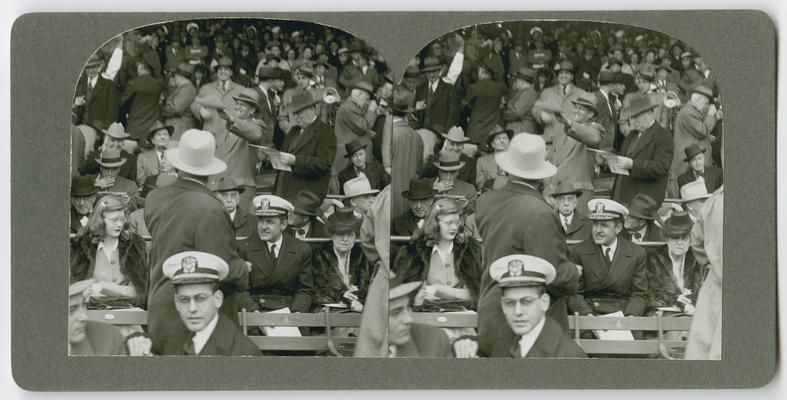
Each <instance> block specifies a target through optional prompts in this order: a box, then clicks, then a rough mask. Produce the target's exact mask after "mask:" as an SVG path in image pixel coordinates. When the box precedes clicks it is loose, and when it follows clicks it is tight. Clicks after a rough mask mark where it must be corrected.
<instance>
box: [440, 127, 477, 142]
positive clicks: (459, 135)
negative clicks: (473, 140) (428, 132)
mask: <svg viewBox="0 0 787 400" xmlns="http://www.w3.org/2000/svg"><path fill="white" fill-rule="evenodd" d="M440 135H441V136H442V137H443V138H445V139H448V140H450V141H452V142H456V143H466V142H469V141H470V138H468V137H467V136H465V131H464V130H462V128H461V127H458V126H453V127H451V129H449V130H448V133H442V132H441V133H440Z"/></svg>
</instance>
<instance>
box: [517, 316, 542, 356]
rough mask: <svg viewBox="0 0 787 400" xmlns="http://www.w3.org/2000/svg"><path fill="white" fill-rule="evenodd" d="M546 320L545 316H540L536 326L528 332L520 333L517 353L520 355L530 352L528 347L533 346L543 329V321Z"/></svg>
mask: <svg viewBox="0 0 787 400" xmlns="http://www.w3.org/2000/svg"><path fill="white" fill-rule="evenodd" d="M545 320H546V316H544V317H542V318H541V321H538V323H537V324H536V326H534V327H533V329H531V330H530V332H528V333H526V334H524V335H522V336H520V337H519V352H520V353H519V354H520V355H521V356H522V357H525V356H527V353H529V352H530V349H532V348H533V345H534V344H535V343H536V340H538V335H540V334H541V330H543V329H544V321H545Z"/></svg>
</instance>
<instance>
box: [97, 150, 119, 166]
mask: <svg viewBox="0 0 787 400" xmlns="http://www.w3.org/2000/svg"><path fill="white" fill-rule="evenodd" d="M96 163H97V164H98V165H100V166H102V167H106V168H119V167H120V166H121V165H123V164H125V163H126V159H125V158H123V157H121V156H120V151H118V150H115V149H108V150H104V151H103V152H102V153H101V158H99V159H98V160H96Z"/></svg>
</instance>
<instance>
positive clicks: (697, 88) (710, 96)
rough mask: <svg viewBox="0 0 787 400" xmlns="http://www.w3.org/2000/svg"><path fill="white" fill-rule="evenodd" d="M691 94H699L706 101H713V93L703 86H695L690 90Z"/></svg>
mask: <svg viewBox="0 0 787 400" xmlns="http://www.w3.org/2000/svg"><path fill="white" fill-rule="evenodd" d="M691 93H699V94H701V95H703V96H706V97H707V98H708V99H713V91H712V90H710V88H709V87H707V86H705V85H697V86H694V87H693V88H692V89H691Z"/></svg>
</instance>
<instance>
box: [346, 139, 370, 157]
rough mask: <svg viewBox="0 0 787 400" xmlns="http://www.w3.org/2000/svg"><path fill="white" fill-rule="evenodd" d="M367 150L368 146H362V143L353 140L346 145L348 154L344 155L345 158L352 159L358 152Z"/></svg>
mask: <svg viewBox="0 0 787 400" xmlns="http://www.w3.org/2000/svg"><path fill="white" fill-rule="evenodd" d="M365 148H366V146H364V145H362V144H361V142H359V141H358V140H356V139H353V140H352V141H351V142H350V143H346V144H345V145H344V150H345V151H346V152H347V153H346V154H345V155H344V158H350V157H352V156H353V154H355V152H357V151H358V150H362V149H365Z"/></svg>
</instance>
